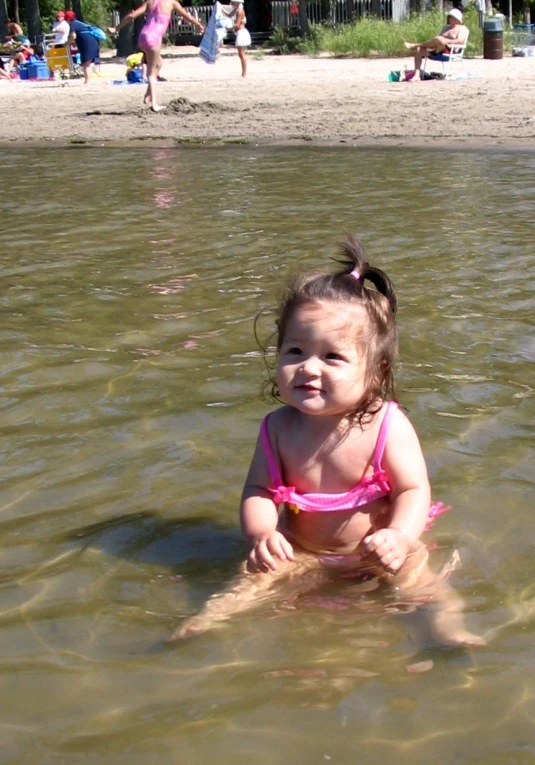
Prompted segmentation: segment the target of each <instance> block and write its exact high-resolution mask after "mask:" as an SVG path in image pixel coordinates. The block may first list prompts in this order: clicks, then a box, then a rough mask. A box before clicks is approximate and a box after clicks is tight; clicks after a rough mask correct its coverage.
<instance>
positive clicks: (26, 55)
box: [6, 45, 42, 76]
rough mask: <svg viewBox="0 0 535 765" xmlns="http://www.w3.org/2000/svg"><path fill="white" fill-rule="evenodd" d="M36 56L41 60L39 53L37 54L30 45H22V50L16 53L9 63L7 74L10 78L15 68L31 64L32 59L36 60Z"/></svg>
mask: <svg viewBox="0 0 535 765" xmlns="http://www.w3.org/2000/svg"><path fill="white" fill-rule="evenodd" d="M41 53H42V49H41ZM36 56H37V58H41V57H40V56H39V54H38V53H37V54H36V53H35V51H34V49H33V48H32V47H30V46H29V45H21V46H20V49H19V50H18V51H17V52H16V53H13V55H12V56H11V58H10V59H9V61H8V62H7V65H6V74H7V75H8V76H9V75H10V74H11V70H12V69H13V68H14V67H15V66H16V67H21V66H23V65H24V64H27V63H28V62H30V61H31V60H32V58H35V57H36Z"/></svg>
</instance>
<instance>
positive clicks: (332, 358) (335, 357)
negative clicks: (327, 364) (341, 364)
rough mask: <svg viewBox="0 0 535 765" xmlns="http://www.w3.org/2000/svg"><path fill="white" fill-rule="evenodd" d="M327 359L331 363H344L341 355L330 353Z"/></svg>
mask: <svg viewBox="0 0 535 765" xmlns="http://www.w3.org/2000/svg"><path fill="white" fill-rule="evenodd" d="M326 358H327V359H329V361H343V359H342V357H341V356H340V354H339V353H328V354H327V357H326Z"/></svg>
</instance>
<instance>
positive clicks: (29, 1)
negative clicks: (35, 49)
mask: <svg viewBox="0 0 535 765" xmlns="http://www.w3.org/2000/svg"><path fill="white" fill-rule="evenodd" d="M26 21H27V23H28V37H29V38H30V40H31V41H32V42H33V41H34V40H35V38H36V37H38V35H40V34H41V31H42V30H41V14H40V13H39V0H26Z"/></svg>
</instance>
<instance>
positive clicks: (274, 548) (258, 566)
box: [247, 531, 294, 573]
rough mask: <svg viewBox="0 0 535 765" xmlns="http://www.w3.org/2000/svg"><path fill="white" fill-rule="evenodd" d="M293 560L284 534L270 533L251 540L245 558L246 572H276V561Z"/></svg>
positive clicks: (290, 546) (291, 549)
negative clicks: (248, 551) (249, 548)
mask: <svg viewBox="0 0 535 765" xmlns="http://www.w3.org/2000/svg"><path fill="white" fill-rule="evenodd" d="M277 558H278V559H279V560H293V559H294V551H293V547H292V545H291V544H290V543H289V542H288V540H287V539H286V537H285V536H284V534H281V533H280V531H272V532H271V533H270V534H267V535H266V536H262V537H255V538H254V539H253V540H252V547H251V551H250V553H249V556H248V558H247V570H248V571H250V572H251V573H259V572H264V573H265V572H267V571H276V570H277V561H276V559H277Z"/></svg>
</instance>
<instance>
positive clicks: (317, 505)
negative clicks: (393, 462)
mask: <svg viewBox="0 0 535 765" xmlns="http://www.w3.org/2000/svg"><path fill="white" fill-rule="evenodd" d="M397 408H398V405H397V403H396V402H395V401H390V402H389V403H388V405H387V407H386V412H385V415H384V417H383V421H382V423H381V428H380V430H379V436H378V438H377V443H376V445H375V451H374V454H373V475H371V476H367V477H366V478H363V479H362V480H361V481H359V482H358V484H357V485H356V486H354V487H353V488H352V489H350V490H349V491H347V492H344V493H342V494H299V493H298V492H296V490H295V487H294V486H284V484H283V481H282V476H281V474H280V470H279V466H278V465H277V460H276V459H275V455H274V453H273V448H272V446H271V442H270V440H269V436H268V431H267V421H268V418H269V415H267V417H265V418H264V419H263V421H262V425H261V426H260V441H261V443H262V447H263V449H264V453H265V455H266V460H267V463H268V470H269V475H270V477H271V481H272V483H273V485H274V486H275V487H276V488H275V489H270V491H271V492H272V494H273V501H274V502H275V504H277V505H280V504H285V505H287V506H288V508H289V509H290V510H293V511H294V512H295V513H298V512H299V511H300V510H302V511H303V512H305V513H325V512H336V511H340V510H354V509H356V508H358V507H362V506H363V505H367V504H369V503H370V502H374V501H375V500H376V499H380V498H381V497H386V496H388V494H389V493H390V489H391V487H390V484H389V483H388V479H387V477H386V473H385V471H384V470H383V468H382V467H381V463H382V460H383V453H384V450H385V445H386V439H387V435H388V428H389V426H390V422H391V420H392V416H393V414H394V413H395V411H396V409H397ZM448 509H449V508H447V507H444V505H443V504H442V502H434V503H433V504H432V505H431V508H430V509H429V522H428V525H427V528H429V527H430V526H431V525H432V523H433V520H434V519H435V517H436V516H437V515H440V514H441V513H443V512H445V511H446V510H448Z"/></svg>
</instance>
